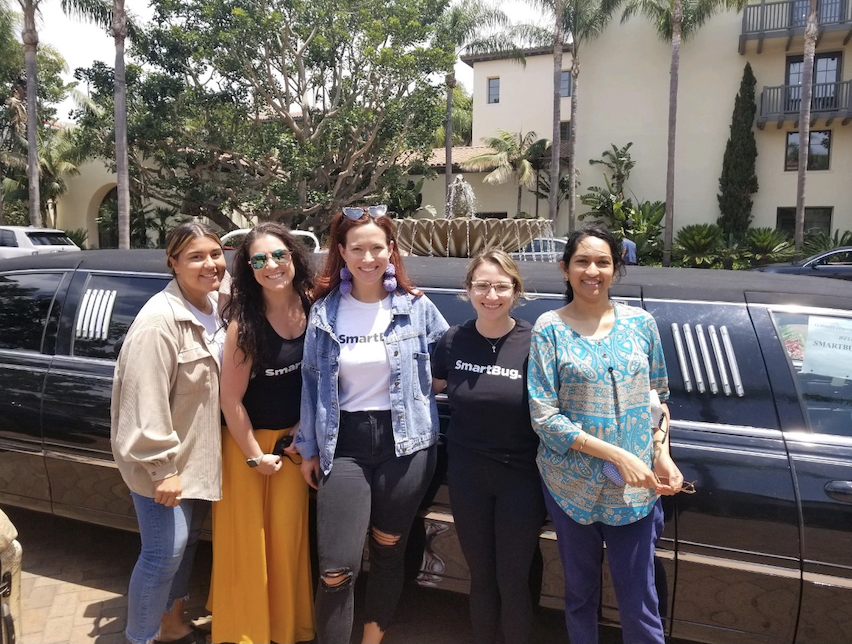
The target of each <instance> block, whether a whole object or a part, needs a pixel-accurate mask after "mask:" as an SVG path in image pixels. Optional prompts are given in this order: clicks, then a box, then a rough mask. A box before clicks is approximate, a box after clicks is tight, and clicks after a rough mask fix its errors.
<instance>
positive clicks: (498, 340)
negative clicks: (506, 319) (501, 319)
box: [476, 318, 515, 354]
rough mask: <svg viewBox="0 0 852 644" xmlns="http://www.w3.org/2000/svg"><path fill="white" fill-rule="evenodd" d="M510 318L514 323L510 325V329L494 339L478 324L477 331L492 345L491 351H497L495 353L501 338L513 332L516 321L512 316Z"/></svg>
mask: <svg viewBox="0 0 852 644" xmlns="http://www.w3.org/2000/svg"><path fill="white" fill-rule="evenodd" d="M510 320H511V323H512V325H511V326H510V327H509V330H508V331H506V333H504V334H503V335H501V336H500V337H499V338H496V339H494V340H491V338H489V337H488V336H486V335H485V334H484V333H483V332H482V331H480V330H479V327H478V326H477V327H476V331H477V333H479V335H481V336H482V339H483V340H485V341H486V342H487V343H488V344H490V345H491V353H495V354H496V353H497V345H498V344H500V340H503V339H505V338H506V336H507V335H509V334H510V333H511V332H512V329H514V328H515V321H514V320H512V319H511V318H510Z"/></svg>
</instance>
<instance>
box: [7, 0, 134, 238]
mask: <svg viewBox="0 0 852 644" xmlns="http://www.w3.org/2000/svg"><path fill="white" fill-rule="evenodd" d="M21 1H23V0H21ZM28 1H31V0H28ZM60 4H61V6H62V10H63V11H64V12H65V13H67V14H69V15H71V14H73V15H76V16H77V17H80V18H84V19H86V20H90V21H91V22H93V23H95V24H96V25H99V26H101V27H104V28H106V29H109V33H110V35H111V36H112V37H113V39H114V40H115V72H114V83H115V100H114V108H115V168H116V175H117V176H116V183H117V190H118V247H119V248H130V173H129V170H128V159H127V80H126V76H125V66H124V45H125V41H126V40H127V36H128V32H129V31H132V30H133V23H132V22H128V19H127V12H126V11H125V9H124V0H113V2H112V4H109V3H108V2H106V1H105V0H61V3H60Z"/></svg>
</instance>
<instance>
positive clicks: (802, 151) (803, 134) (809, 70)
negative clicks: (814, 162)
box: [793, 0, 819, 253]
mask: <svg viewBox="0 0 852 644" xmlns="http://www.w3.org/2000/svg"><path fill="white" fill-rule="evenodd" d="M818 35H819V29H818V27H817V0H810V6H809V8H808V20H807V22H806V23H805V51H804V59H803V61H802V89H801V90H799V91H800V93H801V100H800V102H799V167H798V174H797V179H796V230H795V232H794V236H793V239H794V245H795V248H796V252H797V253H798V252H799V251H801V250H802V244H803V243H804V241H805V174H806V173H807V171H808V153H809V152H810V148H811V145H810V141H811V95H812V94H813V75H814V51H815V50H816V40H817V36H818Z"/></svg>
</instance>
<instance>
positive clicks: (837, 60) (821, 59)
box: [784, 52, 842, 112]
mask: <svg viewBox="0 0 852 644" xmlns="http://www.w3.org/2000/svg"><path fill="white" fill-rule="evenodd" d="M841 63H842V55H841V54H840V53H839V52H828V53H822V54H817V55H816V56H815V58H814V74H813V81H812V82H813V90H812V95H811V109H812V110H814V111H817V112H819V111H825V110H836V109H837V99H838V96H839V94H840V86H839V85H838V83H839V82H840V80H841V78H840V67H841ZM803 73H804V57H803V56H788V57H787V77H786V83H785V85H786V86H787V90H786V95H785V97H784V98H785V104H784V111H785V112H798V111H799V106H800V105H801V95H802V74H803Z"/></svg>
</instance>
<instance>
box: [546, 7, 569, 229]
mask: <svg viewBox="0 0 852 644" xmlns="http://www.w3.org/2000/svg"><path fill="white" fill-rule="evenodd" d="M553 11H554V13H555V19H556V24H555V25H554V30H553V136H552V138H551V146H550V194H549V195H548V196H547V216H548V218H549V219H550V221H551V222H552V223H553V226H554V228H555V227H556V212H557V207H558V205H559V149H560V147H561V145H562V136H561V134H560V125H561V120H562V96H561V91H560V90H561V87H562V49H563V47H564V44H565V43H564V41H565V34H564V29H563V19H564V16H563V15H562V14H563V2H562V0H555V2H554V7H553ZM573 216H574V213H573V212H572V211H571V210H570V209H569V212H568V226H569V228H570V227H572V226H573V222H572V217H573Z"/></svg>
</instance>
